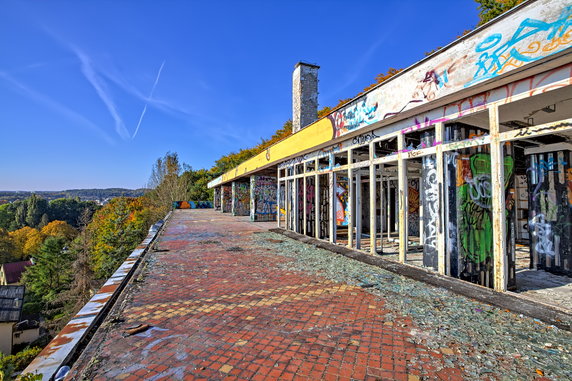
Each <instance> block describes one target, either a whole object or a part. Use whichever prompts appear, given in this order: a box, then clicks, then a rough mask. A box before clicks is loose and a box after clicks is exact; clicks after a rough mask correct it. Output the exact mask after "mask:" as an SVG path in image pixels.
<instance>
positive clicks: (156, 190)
mask: <svg viewBox="0 0 572 381" xmlns="http://www.w3.org/2000/svg"><path fill="white" fill-rule="evenodd" d="M187 168H188V166H187V165H185V164H182V163H180V162H179V155H178V154H177V153H172V152H167V153H166V154H165V156H164V157H161V158H159V159H157V161H156V162H155V164H154V165H153V168H152V171H151V177H150V179H149V185H148V187H149V188H151V189H152V191H151V192H150V194H149V195H148V196H149V197H150V198H151V199H153V200H154V201H155V203H156V205H158V206H159V207H161V208H162V209H163V210H168V209H169V208H171V205H172V204H173V201H180V200H185V199H186V193H187V189H188V184H186V183H185V182H184V181H182V180H181V179H180V175H181V174H182V173H183V171H184V170H185V169H187Z"/></svg>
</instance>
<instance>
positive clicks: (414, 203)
mask: <svg viewBox="0 0 572 381" xmlns="http://www.w3.org/2000/svg"><path fill="white" fill-rule="evenodd" d="M407 183H408V186H407V231H408V232H409V235H412V236H419V181H418V180H417V179H410V180H408V181H407Z"/></svg>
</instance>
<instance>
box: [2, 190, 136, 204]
mask: <svg viewBox="0 0 572 381" xmlns="http://www.w3.org/2000/svg"><path fill="white" fill-rule="evenodd" d="M146 191H147V189H145V188H140V189H125V188H106V189H68V190H62V191H37V192H31V191H0V205H2V204H7V203H11V202H14V201H18V200H24V199H27V198H28V197H30V196H31V195H32V194H36V195H38V196H40V197H42V198H44V199H46V200H48V201H51V200H56V199H58V198H79V199H80V200H81V201H95V202H96V203H98V204H99V205H105V204H106V203H107V202H109V200H111V199H112V198H114V197H121V196H124V197H139V196H142V195H143V194H144V193H145V192H146Z"/></svg>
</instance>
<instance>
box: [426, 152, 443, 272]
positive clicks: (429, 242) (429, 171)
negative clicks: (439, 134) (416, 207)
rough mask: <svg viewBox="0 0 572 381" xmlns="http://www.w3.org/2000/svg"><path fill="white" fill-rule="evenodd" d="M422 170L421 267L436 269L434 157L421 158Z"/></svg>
mask: <svg viewBox="0 0 572 381" xmlns="http://www.w3.org/2000/svg"><path fill="white" fill-rule="evenodd" d="M422 161H423V168H422V177H423V187H422V189H423V190H422V192H423V266H425V267H432V268H437V221H438V218H439V188H438V182H437V167H436V159H435V155H428V156H424V157H423V158H422Z"/></svg>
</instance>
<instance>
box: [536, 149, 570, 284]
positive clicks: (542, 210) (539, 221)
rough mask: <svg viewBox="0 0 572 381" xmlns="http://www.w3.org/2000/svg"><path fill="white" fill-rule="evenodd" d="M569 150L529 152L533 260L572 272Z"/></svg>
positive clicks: (540, 266) (552, 269)
mask: <svg viewBox="0 0 572 381" xmlns="http://www.w3.org/2000/svg"><path fill="white" fill-rule="evenodd" d="M571 159H572V154H571V153H570V151H557V152H545V153H538V154H532V155H528V156H527V162H528V170H527V178H528V183H529V188H528V190H529V220H528V229H529V234H530V236H531V256H532V263H533V265H534V266H535V267H536V268H538V269H544V270H546V271H550V272H555V273H565V274H568V275H571V274H572V244H571V243H572V204H571V203H570V201H572V186H571V185H570V180H571V177H572V176H570V174H571V173H572V168H571V167H570V164H569V163H570V161H571Z"/></svg>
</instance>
